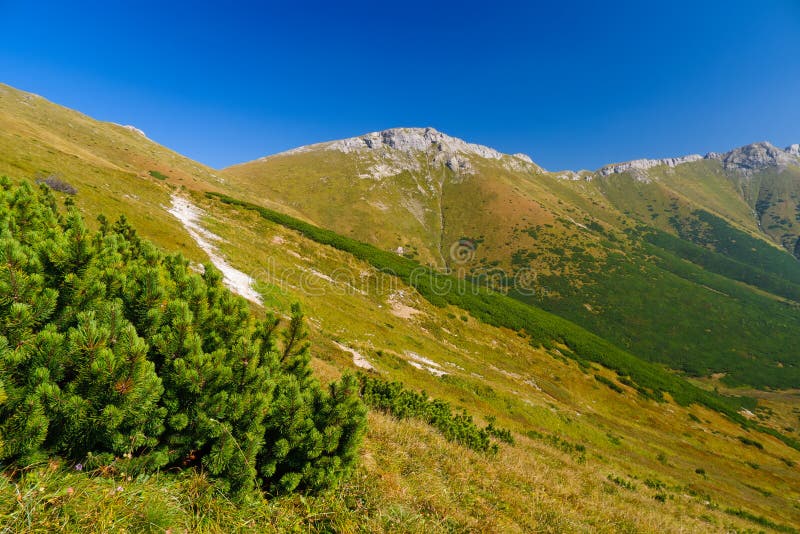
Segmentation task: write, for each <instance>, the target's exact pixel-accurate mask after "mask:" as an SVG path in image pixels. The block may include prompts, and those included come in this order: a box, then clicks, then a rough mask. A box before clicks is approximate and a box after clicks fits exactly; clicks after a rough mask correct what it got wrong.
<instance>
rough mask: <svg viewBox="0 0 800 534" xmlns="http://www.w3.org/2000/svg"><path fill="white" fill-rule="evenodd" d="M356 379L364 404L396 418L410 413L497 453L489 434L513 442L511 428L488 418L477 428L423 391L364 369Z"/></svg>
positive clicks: (451, 435) (447, 433)
mask: <svg viewBox="0 0 800 534" xmlns="http://www.w3.org/2000/svg"><path fill="white" fill-rule="evenodd" d="M358 379H359V381H360V383H361V396H362V398H363V399H364V402H365V403H366V404H367V405H368V406H370V407H372V408H375V409H377V410H381V411H383V412H386V413H389V414H391V415H393V416H394V417H397V418H398V419H407V418H412V417H414V418H417V419H422V420H423V421H425V422H427V423H428V424H430V425H431V426H433V427H434V428H436V429H437V430H439V431H440V432H441V433H442V434H443V435H444V437H445V438H447V439H448V440H450V441H455V442H457V443H460V444H461V445H464V446H465V447H468V448H470V449H472V450H475V451H478V452H486V453H490V454H495V453H497V451H498V449H499V447H498V446H497V443H493V442H492V441H491V439H490V438H491V437H495V438H497V439H500V440H501V441H504V442H506V443H509V444H513V442H514V438H513V437H512V436H511V432H510V431H508V430H505V429H503V428H499V427H496V426H494V423H495V421H494V420H493V419H490V422H489V425H488V426H487V427H486V428H478V426H477V425H476V424H475V422H474V421H473V420H472V417H471V416H469V415H467V413H466V412H463V413H460V414H458V413H455V414H454V413H453V411H452V410H451V408H450V405H449V404H448V403H447V402H445V401H443V400H441V399H428V395H427V394H426V393H425V392H424V391H423V392H422V393H417V392H415V391H411V390H409V389H406V388H405V387H403V384H402V383H400V382H388V381H386V380H381V379H380V378H375V377H371V376H368V375H366V374H364V373H359V374H358Z"/></svg>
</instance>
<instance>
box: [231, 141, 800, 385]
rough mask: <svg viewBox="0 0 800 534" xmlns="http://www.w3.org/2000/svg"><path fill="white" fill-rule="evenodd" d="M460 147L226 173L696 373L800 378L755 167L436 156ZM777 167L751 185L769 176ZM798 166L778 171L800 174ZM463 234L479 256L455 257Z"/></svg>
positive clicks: (322, 151)
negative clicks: (743, 171)
mask: <svg viewBox="0 0 800 534" xmlns="http://www.w3.org/2000/svg"><path fill="white" fill-rule="evenodd" d="M389 132H392V131H389ZM420 132H422V131H421V130H420ZM384 134H385V133H383V134H382V135H384ZM370 135H372V134H370ZM396 135H400V134H396ZM420 135H427V134H424V133H420ZM365 138H366V137H365ZM358 139H359V138H354V140H345V141H343V142H341V143H343V144H344V145H346V146H349V145H348V143H349V144H353V143H354V142H356V141H357V140H358ZM398 139H399V141H398V143H399V142H402V140H403V138H402V137H399V138H398ZM423 141H424V140H423ZM437 143H438V144H437ZM447 143H448V141H444V145H442V142H441V141H437V140H436V139H434V140H431V141H430V143H429V144H428V145H427V148H424V149H415V150H416V151H412V152H410V153H406V151H405V150H401V149H400V148H393V147H391V146H382V147H381V148H379V149H376V148H369V149H367V148H361V149H359V150H351V149H346V150H343V149H341V148H340V147H339V145H337V144H335V143H333V144H331V143H328V144H321V145H314V146H311V147H305V148H303V149H299V150H297V151H291V152H289V153H285V154H280V155H277V156H273V157H269V158H264V159H261V160H257V161H254V162H251V163H247V164H243V165H237V166H234V167H231V168H229V169H226V170H225V171H224V174H225V176H226V177H227V178H228V183H227V184H226V188H227V189H228V190H230V191H231V195H232V196H234V197H237V198H252V199H253V201H254V202H257V203H261V204H262V205H264V206H265V207H268V208H270V209H275V210H277V211H281V212H284V213H288V214H290V215H296V216H299V217H301V218H303V219H305V220H307V221H311V222H314V223H316V224H318V225H320V226H322V227H325V228H329V229H333V230H335V231H337V232H339V233H342V234H344V235H347V236H349V237H353V238H355V239H358V240H362V241H367V242H369V243H372V244H374V245H377V246H378V247H380V248H382V249H384V250H388V251H395V252H398V253H400V254H401V255H404V256H406V257H409V258H411V259H415V260H417V261H420V262H421V263H424V264H428V265H431V266H436V267H438V268H440V269H450V270H451V271H453V272H454V273H455V274H456V275H458V276H461V277H463V278H466V279H469V280H472V281H473V282H477V283H480V284H481V285H488V286H490V287H491V288H492V289H495V290H499V291H502V292H506V293H507V294H509V295H510V296H514V297H517V298H519V299H520V300H522V301H523V302H527V303H530V304H533V305H535V306H539V307H542V308H544V309H546V310H548V311H551V312H554V313H556V314H558V315H561V316H563V317H566V318H569V319H570V320H571V321H574V322H576V323H577V324H579V325H581V326H583V327H584V328H587V329H589V330H590V331H592V332H594V333H596V334H597V335H599V336H601V337H603V338H606V339H608V340H610V341H612V342H613V343H614V344H616V345H617V346H619V347H621V348H623V349H626V350H629V351H631V352H633V353H635V354H636V355H637V356H639V357H643V358H646V359H648V360H651V361H653V362H659V363H663V364H665V365H668V366H670V367H672V368H673V369H676V370H679V371H681V372H684V373H687V374H689V375H691V376H694V377H711V376H715V377H717V378H719V377H722V378H723V380H724V382H725V383H726V384H728V385H750V386H755V387H760V388H764V387H774V388H792V387H796V386H797V385H798V384H800V353H798V352H797V350H796V349H795V347H797V346H800V337H798V336H800V334H798V332H800V314H799V313H798V311H797V307H796V302H798V299H799V298H800V286H798V282H800V263H799V262H798V261H797V259H795V258H794V257H793V256H792V255H791V253H790V251H787V250H785V249H782V248H781V247H780V245H781V244H782V242H781V241H780V240H776V241H773V238H774V235H773V234H769V233H765V232H762V231H761V229H760V222H759V221H758V220H757V219H756V217H755V216H754V214H755V209H756V208H755V206H754V204H753V202H757V201H754V200H753V198H755V197H753V198H751V196H748V194H747V193H746V191H744V189H743V186H742V183H743V181H744V180H745V178H744V177H741V176H738V175H737V173H736V172H735V171H731V170H728V169H726V168H723V163H722V162H721V161H718V160H714V159H705V160H700V161H695V162H690V163H685V164H682V165H678V166H675V167H669V166H667V165H660V166H659V165H656V166H655V167H652V168H650V169H648V170H646V171H639V170H636V172H633V171H626V172H620V173H612V174H609V175H607V176H603V175H602V174H600V173H598V174H596V175H592V174H586V173H585V174H584V175H582V176H581V177H579V179H577V180H574V179H565V177H564V176H565V175H563V174H559V173H545V172H543V171H542V170H541V169H540V168H539V167H536V166H528V167H526V166H523V165H509V164H508V163H507V162H506V161H505V160H503V159H492V158H488V157H482V156H480V155H479V154H473V153H469V154H466V155H464V157H465V158H467V159H468V160H469V162H470V164H469V167H468V168H467V170H464V169H460V168H455V169H454V168H451V167H452V166H448V165H447V164H443V163H441V161H440V162H439V164H438V165H436V164H435V162H436V161H437V158H438V159H439V160H441V159H442V157H441V156H442V154H445V155H449V154H450V152H448V150H450V149H448V148H447V147H448V145H447ZM450 143H451V144H452V143H454V142H453V141H450ZM397 146H400V144H398V145H397ZM442 146H444V147H445V148H442ZM454 146H455V145H454ZM509 157H510V156H509ZM417 161H424V162H427V163H426V164H425V165H417V164H416V163H415V162H417ZM430 162H434V163H430ZM387 168H389V169H392V170H391V172H396V173H397V174H394V175H392V174H391V172H390V170H387ZM370 169H371V172H372V175H369V176H368V173H369V172H370ZM356 171H358V172H356ZM769 172H771V171H769V169H767V170H765V171H763V172H760V173H756V174H755V175H754V176H752V177H751V178H748V179H747V180H749V181H748V183H756V182H757V183H763V184H772V183H773V182H774V180H773V182H770V181H769V180H768V179H767V178H764V177H762V175H763V176H767V175H769ZM798 172H800V167H798V168H788V169H786V170H783V171H781V172H780V173H774V172H773V174H775V175H776V176H779V177H780V182H781V183H784V184H786V183H795V184H797V183H800V175H798V174H797V173H798ZM567 178H572V177H569V176H568V177H567ZM590 178H591V179H590ZM319 184H322V187H319ZM415 184H416V185H415ZM419 184H433V185H434V187H430V188H426V187H419ZM763 187H767V188H769V187H770V186H769V185H764V186H762V188H763ZM759 194H761V195H762V196H763V195H764V194H766V193H763V192H762V193H759ZM776 194H777V193H776ZM243 195H246V196H243ZM783 196H786V195H783ZM260 198H268V199H269V202H261V201H260V200H259V199H260ZM329 198H330V199H332V203H333V204H334V206H335V207H334V208H333V209H328V208H327V206H328V199H329ZM381 198H382V199H385V200H386V205H387V206H391V210H390V211H386V210H385V209H384V208H385V206H383V205H382V204H380V203H379V199H381ZM773 204H775V205H777V201H776V202H773ZM784 204H785V203H784ZM761 205H762V207H764V209H766V207H765V206H766V204H765V203H764V202H762V204H761ZM781 205H783V204H781ZM787 228H789V227H787ZM789 230H790V228H789ZM787 231H788V230H787ZM788 235H790V234H786V236H788ZM783 241H784V242H785V243H789V242H790V241H791V239H790V238H789V237H785V238H784V239H783ZM459 243H463V244H465V246H466V247H467V248H469V250H468V251H467V255H468V257H466V261H461V259H459V258H454V257H452V252H453V251H457V250H458V247H459ZM793 246H794V245H792V247H793ZM523 277H527V279H528V280H529V282H530V284H529V285H528V286H526V287H524V288H522V290H520V288H518V287H515V281H517V280H519V279H521V278H523Z"/></svg>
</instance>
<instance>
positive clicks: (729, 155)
mask: <svg viewBox="0 0 800 534" xmlns="http://www.w3.org/2000/svg"><path fill="white" fill-rule="evenodd" d="M431 148H434V149H437V150H438V152H440V153H441V154H443V155H445V157H444V158H440V159H443V160H444V163H445V165H447V166H448V167H449V168H450V169H452V170H456V171H457V170H462V171H464V170H469V171H471V168H470V167H469V166H468V165H467V164H465V163H464V160H463V159H461V158H458V157H457V155H458V154H463V155H473V156H478V157H481V158H484V159H493V160H503V159H505V158H513V159H516V160H520V161H522V162H524V163H527V164H531V165H535V166H536V167H537V168H538V170H539V171H541V172H547V171H546V169H544V168H543V167H542V166H540V165H538V164H536V163H535V162H534V161H533V159H532V158H531V157H530V156H529V155H527V154H524V153H515V154H508V153H503V152H501V151H499V150H497V149H495V148H492V147H490V146H487V145H481V144H477V143H470V142H468V141H466V140H464V139H462V138H460V137H456V136H452V135H448V134H446V133H443V132H440V131H439V130H436V129H435V128H432V127H395V128H387V129H385V130H378V131H374V132H369V133H365V134H362V135H357V136H353V137H347V138H342V139H335V140H330V141H323V142H320V143H312V144H309V145H301V146H299V147H296V148H292V149H289V150H285V151H282V152H278V153H276V154H270V155H267V156H263V157H260V158H257V159H255V160H252V161H266V160H268V159H271V158H275V157H281V156H289V155H294V154H300V153H304V152H311V151H314V150H337V151H340V152H343V153H345V154H349V153H353V152H362V151H372V152H382V151H386V150H397V151H400V152H403V153H405V154H412V153H414V152H426V151H429V150H431ZM701 160H717V161H720V162H722V163H723V165H724V166H725V167H726V168H727V169H728V170H739V171H742V172H743V173H745V174H747V173H751V172H752V171H754V170H758V169H763V168H766V167H773V166H774V167H779V168H780V167H786V166H788V165H798V166H800V144H798V143H795V144H791V145H788V146H787V147H785V148H779V147H777V146H775V145H773V144H772V143H770V142H769V141H757V142H754V143H749V144H746V145H742V146H740V147H736V148H733V149H731V150H729V151H727V152H708V153H706V154H705V155H700V154H688V155H685V156H674V157H665V158H637V159H632V160H627V161H622V162H618V163H609V164H606V165H603V166H601V167H599V168H598V169H595V170H594V171H589V170H577V171H576V170H572V169H564V170H561V171H558V172H556V173H555V174H556V175H559V176H560V177H563V178H567V179H578V178H584V179H592V178H593V177H594V176H609V175H612V174H622V173H626V172H633V173H634V174H637V171H646V170H648V169H651V168H653V167H657V166H661V165H666V166H668V167H676V166H678V165H682V164H684V163H693V162H695V161H701ZM252 161H251V162H252ZM251 162H242V163H238V164H235V165H231V166H229V167H228V168H233V167H237V166H239V165H244V164H247V163H251ZM378 174H383V173H380V172H379V173H378ZM638 174H639V175H641V173H638Z"/></svg>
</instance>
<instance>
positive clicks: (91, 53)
mask: <svg viewBox="0 0 800 534" xmlns="http://www.w3.org/2000/svg"><path fill="white" fill-rule="evenodd" d="M160 4H161V2H150V1H140V2H113V1H108V0H106V1H103V2H83V1H80V0H76V1H73V2H48V1H32V0H0V81H3V82H5V83H8V84H10V85H13V86H15V87H18V88H20V89H24V90H28V91H32V92H35V93H38V94H41V95H42V96H44V97H46V98H48V99H50V100H53V101H55V102H58V103H60V104H63V105H65V106H69V107H72V108H75V109H78V110H80V111H82V112H84V113H87V114H89V115H91V116H93V117H95V118H98V119H102V120H109V121H114V122H120V123H124V124H133V125H136V126H138V127H139V128H141V129H142V130H144V131H145V132H146V133H147V134H148V135H149V136H150V137H151V138H153V139H155V140H156V141H158V142H160V143H163V144H165V145H167V146H169V147H170V148H173V149H175V150H177V151H179V152H181V153H183V154H186V155H187V156H190V157H192V158H194V159H197V160H199V161H202V162H204V163H207V164H209V165H211V166H213V167H217V168H219V167H224V166H227V165H230V164H233V163H238V162H242V161H247V160H251V159H254V158H257V157H260V156H263V155H266V154H271V153H274V152H278V151H281V150H284V149H288V148H291V147H294V146H298V145H302V144H308V143H313V142H319V141H324V140H330V139H337V138H342V137H350V136H353V135H358V134H361V133H365V132H369V131H374V130H380V129H384V128H389V127H393V126H433V127H435V128H437V129H439V130H442V131H444V132H446V133H449V134H451V135H454V136H458V137H463V138H465V139H467V140H469V141H473V142H478V143H482V144H486V145H490V146H493V147H495V148H498V149H499V150H502V151H504V152H525V153H528V154H530V155H531V157H533V159H534V160H535V161H537V162H539V163H540V164H542V165H544V166H545V167H546V168H548V169H552V170H557V169H564V168H571V169H578V168H589V169H594V168H597V167H599V166H601V165H603V164H605V163H609V162H612V161H622V160H628V159H633V158H639V157H663V156H673V155H681V154H685V153H693V152H700V153H704V152H706V151H710V150H715V151H723V150H727V149H729V148H732V147H734V146H738V145H742V144H746V143H749V142H753V141H759V140H770V141H772V142H773V143H775V144H777V145H780V146H785V145H787V144H789V143H795V142H800V0H750V1H742V0H726V1H703V0H693V1H691V2H685V1H682V0H675V1H661V2H659V1H655V0H654V1H644V0H642V1H618V2H615V1H613V0H608V1H605V2H601V1H599V0H598V1H584V2H576V1H574V2H569V1H562V2H539V3H538V4H537V3H536V2H516V3H514V2H505V1H502V0H491V1H488V2H480V3H478V2H472V1H469V0H466V1H461V2H452V3H449V2H443V1H440V2H432V1H425V2H418V1H416V0H403V1H394V2H391V1H381V0H371V1H369V2H358V3H355V2H344V1H342V2H338V1H332V0H329V1H326V2H319V3H314V2H302V1H296V2H275V3H271V2H241V3H237V2H213V3H212V2H203V1H196V2H173V3H171V5H169V6H166V7H164V6H162V5H160ZM134 5H135V6H136V7H131V6H134Z"/></svg>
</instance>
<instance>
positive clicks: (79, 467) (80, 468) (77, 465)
mask: <svg viewBox="0 0 800 534" xmlns="http://www.w3.org/2000/svg"><path fill="white" fill-rule="evenodd" d="M75 471H83V464H75Z"/></svg>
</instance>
